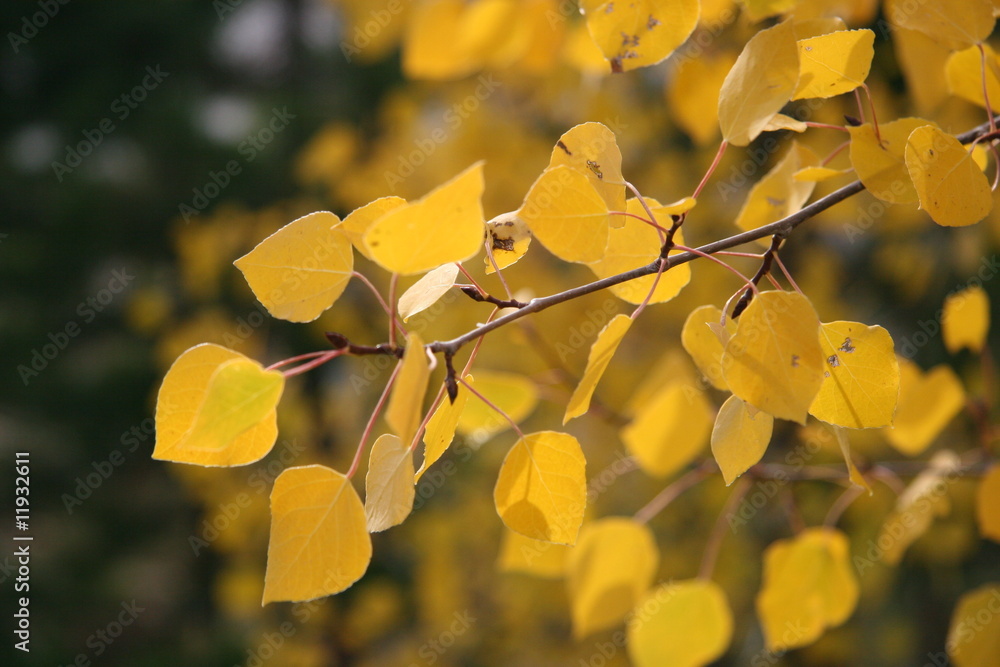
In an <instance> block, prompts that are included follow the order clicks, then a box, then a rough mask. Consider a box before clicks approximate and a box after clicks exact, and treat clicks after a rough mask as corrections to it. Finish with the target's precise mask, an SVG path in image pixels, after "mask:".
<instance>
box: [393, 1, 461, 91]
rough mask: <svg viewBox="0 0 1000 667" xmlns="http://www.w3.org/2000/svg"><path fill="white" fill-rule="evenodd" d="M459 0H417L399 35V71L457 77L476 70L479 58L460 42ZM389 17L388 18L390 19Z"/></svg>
mask: <svg viewBox="0 0 1000 667" xmlns="http://www.w3.org/2000/svg"><path fill="white" fill-rule="evenodd" d="M465 8H466V3H465V2H464V1H463V0H430V1H429V2H420V3H417V4H416V5H415V6H414V7H413V11H412V13H411V15H410V17H409V20H408V21H407V24H406V29H405V30H406V32H405V33H404V35H403V63H402V65H403V73H404V74H405V75H406V76H407V77H409V78H411V79H430V80H434V81H440V80H447V79H458V78H461V77H463V76H466V75H468V74H471V73H472V72H474V71H476V69H478V68H479V66H480V65H481V61H479V60H478V59H476V58H472V57H469V56H470V54H469V53H468V51H467V50H466V49H467V45H466V44H463V43H461V42H460V40H459V39H458V38H457V35H460V34H461V33H460V27H461V23H462V14H463V12H464V10H465ZM390 20H391V19H390Z"/></svg>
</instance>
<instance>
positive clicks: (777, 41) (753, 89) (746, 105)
mask: <svg viewBox="0 0 1000 667" xmlns="http://www.w3.org/2000/svg"><path fill="white" fill-rule="evenodd" d="M798 79H799V51H798V46H797V45H796V42H795V29H794V27H793V26H792V23H791V22H790V21H785V22H784V23H779V24H778V25H776V26H774V27H772V28H768V29H767V30H761V31H760V32H758V33H757V34H756V35H754V36H753V37H752V38H751V39H750V41H749V42H747V43H746V46H745V47H743V52H742V53H741V54H740V57H739V58H737V59H736V64H735V65H733V68H732V69H731V70H730V71H729V75H728V76H726V80H725V82H724V83H723V84H722V90H721V91H720V92H719V125H720V126H721V127H722V137H723V138H724V139H725V140H726V141H728V142H729V143H731V144H733V145H734V146H746V145H747V144H749V143H750V142H751V141H753V140H754V139H756V138H757V135H759V134H760V133H761V132H762V131H763V130H764V127H765V126H766V125H767V124H768V122H769V121H770V120H771V118H772V117H773V116H774V114H776V113H777V112H778V111H779V110H781V107H783V106H785V103H787V102H788V100H789V99H790V98H791V96H792V93H793V92H795V86H796V84H797V82H798Z"/></svg>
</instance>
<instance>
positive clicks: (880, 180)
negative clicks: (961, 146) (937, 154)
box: [847, 118, 928, 204]
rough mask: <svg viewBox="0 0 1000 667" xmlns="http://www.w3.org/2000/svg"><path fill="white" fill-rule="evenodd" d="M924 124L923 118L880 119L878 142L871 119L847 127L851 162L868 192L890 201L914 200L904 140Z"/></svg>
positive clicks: (903, 202)
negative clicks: (885, 121) (886, 121)
mask: <svg viewBox="0 0 1000 667" xmlns="http://www.w3.org/2000/svg"><path fill="white" fill-rule="evenodd" d="M927 124H928V121H926V120H924V119H923V118H900V119H898V120H894V121H892V122H889V123H881V124H879V126H878V128H879V136H880V137H881V139H882V141H881V143H880V142H879V139H878V138H876V136H875V128H874V127H873V126H872V124H871V123H865V124H864V125H858V126H848V127H847V131H848V132H849V133H850V135H851V151H850V155H851V166H852V167H854V172H855V173H856V174H857V175H858V179H859V180H860V181H861V182H862V183H863V184H864V186H865V188H866V189H867V190H868V191H869V192H871V193H872V195H874V196H875V197H878V198H879V199H881V200H882V201H886V202H890V203H893V204H908V203H910V202H915V201H917V191H916V190H915V189H914V187H913V182H912V181H911V180H910V172H909V171H908V170H907V168H906V157H905V152H906V140H907V139H908V138H909V136H910V134H911V133H912V132H913V130H915V129H917V128H918V127H923V126H924V125H927Z"/></svg>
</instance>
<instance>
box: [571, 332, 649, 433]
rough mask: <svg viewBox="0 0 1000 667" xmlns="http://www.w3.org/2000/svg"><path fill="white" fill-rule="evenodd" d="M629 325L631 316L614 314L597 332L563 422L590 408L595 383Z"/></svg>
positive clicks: (602, 373)
mask: <svg viewBox="0 0 1000 667" xmlns="http://www.w3.org/2000/svg"><path fill="white" fill-rule="evenodd" d="M631 325H632V318H630V317H629V316H628V315H622V314H619V315H615V316H614V318H612V320H611V321H610V322H608V324H607V325H606V326H605V327H604V328H603V329H601V331H600V333H598V334H597V340H595V341H594V344H593V345H592V346H591V348H590V354H589V355H587V368H586V369H585V370H584V371H583V377H582V378H580V384H578V385H577V387H576V389H575V390H574V391H573V395H572V396H571V397H570V399H569V403H568V404H567V405H566V413H565V414H564V415H563V424H565V423H566V422H568V421H569V420H570V419H573V418H575V417H579V416H580V415H582V414H584V413H585V412H587V410H589V409H590V399H591V397H592V396H593V395H594V389H596V388H597V383H598V382H600V381H601V376H602V375H604V371H605V370H606V369H607V367H608V364H609V363H611V357H613V356H615V351H616V350H617V349H618V345H619V344H620V343H621V342H622V338H624V337H625V334H626V333H628V329H629V327H630V326H631Z"/></svg>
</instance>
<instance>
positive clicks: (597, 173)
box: [587, 160, 604, 180]
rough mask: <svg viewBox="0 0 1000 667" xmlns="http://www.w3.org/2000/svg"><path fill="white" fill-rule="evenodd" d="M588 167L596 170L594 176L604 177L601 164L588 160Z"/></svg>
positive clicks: (593, 170)
mask: <svg viewBox="0 0 1000 667" xmlns="http://www.w3.org/2000/svg"><path fill="white" fill-rule="evenodd" d="M587 168H588V169H590V170H591V171H592V172H594V176H597V177H598V178H600V179H602V180H603V179H604V172H602V171H601V165H599V164H597V163H596V162H594V161H593V160H587Z"/></svg>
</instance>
